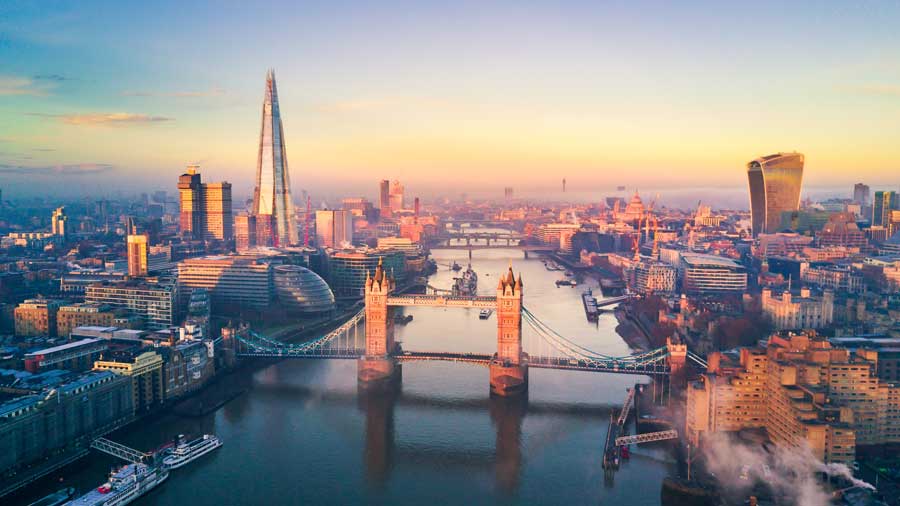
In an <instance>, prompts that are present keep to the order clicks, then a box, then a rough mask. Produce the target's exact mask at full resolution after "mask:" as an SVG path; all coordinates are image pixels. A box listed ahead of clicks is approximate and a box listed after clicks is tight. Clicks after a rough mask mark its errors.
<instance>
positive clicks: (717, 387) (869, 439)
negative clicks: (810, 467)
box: [685, 333, 900, 462]
mask: <svg viewBox="0 0 900 506" xmlns="http://www.w3.org/2000/svg"><path fill="white" fill-rule="evenodd" d="M878 361H879V351H877V350H871V349H869V350H864V349H858V350H856V351H855V352H853V353H851V352H850V350H848V349H846V348H838V347H834V346H832V344H831V343H829V342H828V341H827V340H826V339H824V338H819V337H816V336H815V335H814V334H811V333H806V334H793V333H781V334H776V335H773V336H771V337H770V338H769V340H768V344H767V346H766V348H742V349H741V350H740V361H739V362H738V363H734V362H733V361H731V360H729V358H728V356H726V355H724V354H721V353H718V352H716V353H712V354H710V356H709V360H708V362H709V367H708V369H707V372H706V373H705V374H703V375H701V377H700V380H699V381H696V382H693V383H692V384H691V385H689V386H688V389H687V403H686V417H685V422H686V423H685V429H686V432H687V440H688V441H689V442H690V443H691V444H692V445H694V446H697V445H701V446H702V445H703V444H705V442H706V440H707V439H708V437H709V436H710V435H711V434H712V433H716V432H736V431H739V430H742V429H766V432H767V434H768V436H769V439H771V440H772V442H774V443H775V444H776V445H777V446H779V447H783V448H785V449H788V450H797V451H800V450H804V449H805V448H808V449H809V450H811V451H812V453H813V457H815V458H817V459H819V460H821V461H823V462H850V461H853V460H855V458H856V448H857V446H868V445H878V444H885V443H896V442H900V418H898V417H897V416H896V415H895V414H896V413H897V412H898V409H900V386H898V385H897V384H892V383H887V382H882V381H881V380H879V379H878V377H877V376H876V372H875V371H876V370H877V363H878Z"/></svg>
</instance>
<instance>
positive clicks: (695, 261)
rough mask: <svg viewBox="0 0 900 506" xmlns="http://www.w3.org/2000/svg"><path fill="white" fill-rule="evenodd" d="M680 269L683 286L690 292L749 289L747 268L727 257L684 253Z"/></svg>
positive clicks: (711, 292)
mask: <svg viewBox="0 0 900 506" xmlns="http://www.w3.org/2000/svg"><path fill="white" fill-rule="evenodd" d="M680 270H681V272H682V288H683V290H684V292H685V293H688V294H694V295H706V294H726V293H731V294H742V293H744V291H746V290H747V271H746V269H744V267H743V266H741V265H739V264H738V263H736V262H735V261H733V260H731V259H728V258H725V257H720V256H716V255H705V254H700V253H682V255H681V269H680Z"/></svg>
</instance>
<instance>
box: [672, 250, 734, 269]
mask: <svg viewBox="0 0 900 506" xmlns="http://www.w3.org/2000/svg"><path fill="white" fill-rule="evenodd" d="M681 258H682V259H683V260H684V262H685V263H686V264H688V265H691V266H697V267H699V266H703V265H706V266H711V267H725V268H729V269H737V268H740V267H741V265H740V264H738V263H737V262H735V261H734V260H732V259H730V258H726V257H720V256H718V255H707V254H704V253H682V254H681Z"/></svg>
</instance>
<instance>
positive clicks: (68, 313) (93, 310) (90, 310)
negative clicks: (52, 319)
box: [56, 303, 122, 337]
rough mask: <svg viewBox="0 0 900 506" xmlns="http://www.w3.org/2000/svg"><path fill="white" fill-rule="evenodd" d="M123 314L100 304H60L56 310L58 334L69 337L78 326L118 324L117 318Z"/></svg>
mask: <svg viewBox="0 0 900 506" xmlns="http://www.w3.org/2000/svg"><path fill="white" fill-rule="evenodd" d="M119 316H122V315H121V314H117V313H116V312H115V311H113V309H112V308H110V307H107V306H101V305H99V304H86V303H78V304H67V305H65V306H60V307H59V310H58V311H57V312H56V335H57V336H59V337H69V334H71V333H72V331H73V330H75V328H76V327H83V326H85V325H92V326H101V327H110V326H112V325H115V324H116V319H117V318H118V317H119Z"/></svg>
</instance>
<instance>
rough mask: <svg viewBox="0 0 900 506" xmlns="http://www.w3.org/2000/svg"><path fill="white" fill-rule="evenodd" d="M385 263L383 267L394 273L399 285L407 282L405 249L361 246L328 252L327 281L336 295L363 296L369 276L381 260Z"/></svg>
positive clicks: (341, 296)
mask: <svg viewBox="0 0 900 506" xmlns="http://www.w3.org/2000/svg"><path fill="white" fill-rule="evenodd" d="M379 261H383V262H384V270H385V271H387V272H389V273H392V276H393V277H394V279H396V280H397V284H398V285H400V286H402V285H403V283H405V282H406V278H407V269H406V255H405V254H404V253H403V252H402V251H393V250H392V251H379V250H370V249H364V248H359V249H355V250H338V251H328V268H327V274H328V275H327V277H326V279H327V280H328V284H329V285H330V286H331V289H332V290H333V291H334V295H335V297H337V298H345V299H354V298H361V297H362V296H363V288H364V287H365V284H366V276H367V275H371V273H373V272H375V268H376V267H377V266H378V262H379Z"/></svg>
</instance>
